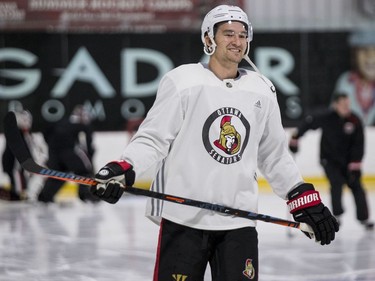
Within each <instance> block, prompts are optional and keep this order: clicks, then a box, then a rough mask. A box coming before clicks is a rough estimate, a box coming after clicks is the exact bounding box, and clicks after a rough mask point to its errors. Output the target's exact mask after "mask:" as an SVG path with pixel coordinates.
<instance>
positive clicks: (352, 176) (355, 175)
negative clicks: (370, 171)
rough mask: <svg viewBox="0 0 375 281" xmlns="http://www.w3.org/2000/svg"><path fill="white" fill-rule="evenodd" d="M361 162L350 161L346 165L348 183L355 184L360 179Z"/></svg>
mask: <svg viewBox="0 0 375 281" xmlns="http://www.w3.org/2000/svg"><path fill="white" fill-rule="evenodd" d="M361 166H362V163H361V162H351V163H349V165H348V175H347V177H348V183H349V184H356V183H359V181H360V180H361V176H362V171H361Z"/></svg>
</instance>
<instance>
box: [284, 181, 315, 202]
mask: <svg viewBox="0 0 375 281" xmlns="http://www.w3.org/2000/svg"><path fill="white" fill-rule="evenodd" d="M309 190H315V188H314V186H313V185H312V184H311V183H302V184H301V185H299V186H297V187H296V188H295V189H293V190H292V191H290V192H289V193H288V199H289V200H291V199H294V198H296V197H298V196H300V195H301V194H302V193H304V192H306V191H309Z"/></svg>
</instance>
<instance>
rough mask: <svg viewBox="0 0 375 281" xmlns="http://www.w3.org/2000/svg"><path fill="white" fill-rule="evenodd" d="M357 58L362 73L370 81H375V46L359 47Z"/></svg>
mask: <svg viewBox="0 0 375 281" xmlns="http://www.w3.org/2000/svg"><path fill="white" fill-rule="evenodd" d="M356 58H357V65H358V70H359V71H360V73H361V75H362V76H363V77H364V78H365V79H366V80H368V81H375V47H367V48H359V49H358V50H357V53H356Z"/></svg>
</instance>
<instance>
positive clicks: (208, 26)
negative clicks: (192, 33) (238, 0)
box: [201, 5, 253, 55]
mask: <svg viewBox="0 0 375 281" xmlns="http://www.w3.org/2000/svg"><path fill="white" fill-rule="evenodd" d="M226 21H239V22H242V23H243V24H245V26H246V29H247V50H246V54H245V55H247V54H248V53H249V49H250V41H251V40H253V27H252V25H251V23H250V22H249V20H248V18H247V15H246V13H245V12H244V11H243V10H242V9H241V8H239V7H237V6H228V5H220V6H217V7H215V8H213V9H212V10H211V11H209V12H208V13H207V15H206V16H205V17H204V20H203V22H202V28H201V39H202V42H203V45H204V47H203V51H204V52H205V53H206V54H207V55H212V54H213V53H214V52H215V49H216V43H215V40H214V26H215V25H216V24H217V23H219V22H226ZM206 34H207V35H208V37H209V38H210V39H211V42H212V45H211V46H207V44H206V41H205V40H204V37H205V35H206Z"/></svg>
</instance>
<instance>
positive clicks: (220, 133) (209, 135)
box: [202, 107, 250, 165]
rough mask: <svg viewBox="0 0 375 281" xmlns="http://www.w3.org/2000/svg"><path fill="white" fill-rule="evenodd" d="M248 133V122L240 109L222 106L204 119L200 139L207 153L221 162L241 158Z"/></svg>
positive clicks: (234, 161)
mask: <svg viewBox="0 0 375 281" xmlns="http://www.w3.org/2000/svg"><path fill="white" fill-rule="evenodd" d="M249 134H250V124H249V122H248V121H247V120H246V119H245V117H244V116H243V114H242V113H241V111H240V110H238V109H236V108H232V107H224V108H220V109H218V110H216V111H215V112H213V113H212V114H211V115H210V116H209V117H208V118H207V120H206V122H205V124H204V126H203V131H202V139H203V144H204V146H205V148H206V151H207V152H208V154H209V155H210V156H211V157H212V158H213V159H214V160H216V161H218V162H220V163H222V164H227V165H228V164H233V163H236V162H238V161H240V160H241V158H242V154H243V152H244V149H245V148H246V144H247V141H248V139H249Z"/></svg>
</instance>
